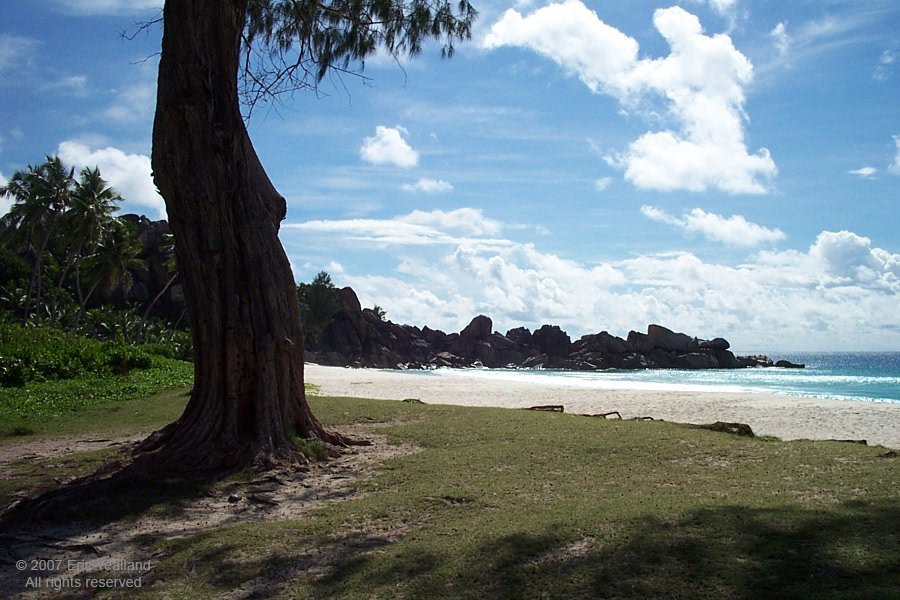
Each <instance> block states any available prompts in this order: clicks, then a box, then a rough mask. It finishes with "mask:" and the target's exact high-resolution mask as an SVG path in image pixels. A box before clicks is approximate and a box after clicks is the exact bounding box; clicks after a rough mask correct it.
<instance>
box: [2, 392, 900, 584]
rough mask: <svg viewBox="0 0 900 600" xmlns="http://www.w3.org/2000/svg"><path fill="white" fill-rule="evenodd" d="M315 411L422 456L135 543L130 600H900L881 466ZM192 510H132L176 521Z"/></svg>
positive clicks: (665, 433) (84, 424)
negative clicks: (237, 597) (298, 505)
mask: <svg viewBox="0 0 900 600" xmlns="http://www.w3.org/2000/svg"><path fill="white" fill-rule="evenodd" d="M185 392H186V390H185V389H184V388H182V389H180V390H172V391H169V392H165V393H162V394H158V395H156V396H154V397H153V398H147V399H134V400H128V401H123V402H115V403H101V404H96V405H90V406H86V407H84V408H82V409H80V410H78V411H75V412H71V413H67V416H66V417H65V418H64V419H59V420H57V421H56V423H57V425H54V426H53V427H54V429H53V432H54V434H65V433H66V431H90V430H92V429H91V427H94V428H95V429H93V431H99V429H96V428H98V427H103V428H106V429H104V431H107V432H108V433H109V435H112V434H113V432H115V431H119V432H121V433H123V434H124V433H126V432H129V431H132V430H133V429H129V428H134V429H135V430H144V431H146V430H150V429H155V428H158V427H159V426H162V425H163V424H165V423H167V422H169V421H171V420H172V419H174V418H176V417H177V416H178V414H179V413H180V411H181V410H182V408H183V405H184V402H185V401H186V395H185ZM310 403H311V405H312V408H313V412H314V413H315V414H316V416H317V417H318V418H319V419H320V420H321V421H322V422H323V423H324V424H325V425H327V426H329V427H334V428H336V429H338V430H340V429H341V428H342V427H344V426H347V425H348V424H351V423H352V424H360V423H363V424H366V423H368V424H371V426H372V427H371V431H372V432H373V433H377V434H379V435H387V437H388V439H389V440H390V441H391V442H394V443H403V444H410V445H414V446H416V447H418V448H419V451H417V452H415V453H412V454H408V455H406V456H403V457H401V458H397V459H393V460H390V461H387V462H385V463H383V464H382V465H381V466H380V467H379V474H378V475H377V476H376V477H374V478H372V479H369V480H366V481H358V482H355V483H354V484H353V485H354V486H356V487H357V488H360V489H361V490H363V491H365V492H366V493H365V494H363V495H360V496H356V497H353V498H351V499H348V500H342V501H339V502H332V503H329V504H326V505H324V507H322V508H318V509H316V510H313V511H312V512H310V513H309V514H305V515H304V516H303V517H302V518H299V519H296V520H281V521H270V522H262V523H242V524H237V525H231V526H227V527H220V528H218V529H215V530H211V531H204V532H201V533H188V534H186V535H184V536H181V537H178V538H177V539H169V540H160V539H158V538H153V537H148V538H147V540H146V543H147V547H146V548H145V551H146V556H147V557H150V556H152V557H154V558H153V559H152V562H153V565H154V568H153V572H152V575H151V576H149V577H148V578H147V579H146V581H145V582H144V587H143V588H142V589H141V590H138V591H137V592H136V593H135V594H133V595H130V597H138V598H140V597H144V598H161V597H191V598H219V597H222V596H223V595H224V594H226V593H229V592H233V591H234V590H235V589H236V588H242V589H243V591H244V592H247V595H248V596H254V594H255V596H256V597H285V598H341V599H343V598H350V599H353V598H448V599H450V598H452V599H456V598H463V599H466V598H473V599H474V598H479V599H481V598H516V599H518V598H623V599H625V598H629V599H630V598H633V599H638V598H640V599H643V598H700V599H704V598H708V599H713V598H715V599H733V600H746V599H750V598H757V597H767V596H768V597H777V598H798V599H800V598H817V599H818V598H825V599H838V598H841V599H847V598H891V597H900V577H898V573H900V496H898V492H897V490H898V489H900V471H898V463H897V459H896V458H892V457H891V455H890V454H889V453H888V452H887V451H886V449H884V448H874V447H866V446H861V445H855V444H842V443H837V442H781V441H778V440H773V439H759V438H746V437H738V436H734V435H729V434H726V433H717V432H711V431H705V430H700V429H695V428H690V427H685V426H679V425H677V424H672V423H662V422H630V421H624V422H623V421H605V420H601V419H589V418H585V417H579V416H575V415H566V414H556V413H535V412H531V411H515V410H503V409H490V408H463V407H452V406H435V405H422V404H414V403H402V402H389V401H375V400H358V399H342V398H326V397H312V398H311V399H310ZM59 423H69V424H70V425H68V426H67V427H71V428H72V429H71V430H69V429H66V427H63V426H61V425H59ZM101 423H104V425H102V426H101V425H100V424H101ZM7 442H8V443H13V442H14V440H7ZM299 443H305V441H304V442H299ZM113 452H114V451H104V452H99V453H83V454H79V455H73V456H69V457H62V458H58V459H52V460H44V461H32V462H27V463H16V464H13V465H10V466H9V468H8V469H7V472H8V473H10V477H9V478H8V479H6V480H5V481H4V482H2V483H0V495H3V496H5V497H10V496H11V495H12V494H14V493H15V492H16V491H17V490H21V489H23V487H29V486H32V485H40V484H41V483H46V481H47V478H48V477H50V478H53V477H59V478H69V477H72V476H75V475H78V474H84V473H87V472H90V471H91V470H93V469H95V468H96V467H97V466H99V465H100V464H102V462H103V461H105V460H110V459H111V458H112V457H113V456H114V453H113ZM199 493H202V494H206V493H209V492H208V491H204V490H201V492H199ZM186 494H187V495H186ZM157 495H159V494H157ZM189 496H190V490H184V491H182V492H181V493H179V494H176V495H173V496H172V498H170V499H168V500H167V499H166V498H165V497H155V496H154V497H152V498H149V499H147V500H146V502H145V503H144V505H141V506H140V507H138V508H135V509H134V511H135V514H137V513H143V512H144V511H150V513H147V514H157V515H160V514H166V511H174V512H173V514H174V513H175V512H177V511H178V510H180V507H181V506H183V502H187V501H189ZM117 510H118V509H117ZM139 558H140V557H139ZM267 586H268V587H267ZM251 590H255V591H251ZM242 593H243V592H242Z"/></svg>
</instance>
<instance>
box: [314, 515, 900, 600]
mask: <svg viewBox="0 0 900 600" xmlns="http://www.w3.org/2000/svg"><path fill="white" fill-rule="evenodd" d="M616 540H617V541H616ZM616 540H612V541H611V540H606V541H604V540H603V539H602V538H600V537H597V538H595V537H593V536H590V535H588V536H585V537H584V538H581V539H571V538H564V537H562V536H561V535H560V534H559V533H558V532H557V531H551V530H548V531H544V532H522V533H517V534H514V535H509V536H505V537H503V538H500V539H497V540H493V541H490V542H488V543H484V544H482V545H480V546H478V547H476V548H475V549H474V550H473V551H472V555H471V556H464V557H453V559H454V563H455V564H462V565H466V566H464V567H461V568H460V569H459V570H457V571H455V572H454V573H453V574H452V576H451V577H450V579H448V577H447V574H446V572H445V573H444V574H443V575H441V576H438V575H437V571H438V567H439V566H440V564H441V561H442V560H447V559H448V558H449V557H441V558H438V557H434V556H430V555H426V556H417V555H416V554H415V552H414V551H406V552H404V553H402V554H400V555H398V556H397V557H395V559H393V560H391V561H388V562H387V563H386V564H385V563H384V562H383V561H382V562H375V561H374V557H372V556H355V557H351V558H349V559H348V560H347V561H346V562H344V563H343V564H338V565H336V566H335V569H334V571H333V572H332V574H331V575H330V576H329V577H327V578H325V579H322V580H320V581H319V582H318V583H317V584H315V587H314V589H315V590H316V592H317V593H316V594H315V595H316V596H317V597H320V596H321V597H341V596H344V595H346V592H347V591H348V590H350V589H353V587H354V585H359V582H360V577H359V576H360V574H364V579H365V581H368V582H370V583H371V584H374V585H389V584H392V583H394V584H396V585H397V586H399V587H398V588H396V589H398V590H401V591H402V592H401V593H402V596H403V597H409V598H433V597H447V598H510V599H513V598H516V599H518V598H622V599H625V598H629V599H630V598H633V599H645V598H710V599H713V598H715V599H731V600H750V599H756V598H765V597H771V598H779V599H780V598H788V599H791V598H796V599H801V598H802V599H809V598H816V599H838V598H840V599H862V598H871V599H875V598H879V599H880V598H900V505H897V504H864V503H848V504H845V505H843V506H840V507H836V509H835V510H832V511H815V510H793V509H747V508H742V507H722V508H713V509H707V510H703V511H699V512H696V513H693V514H690V515H688V516H687V517H686V518H684V519H681V520H679V521H677V522H664V521H661V520H659V519H656V518H647V519H645V520H642V521H639V522H633V523H631V524H629V525H628V526H627V527H626V528H625V530H624V532H622V534H621V535H618V536H617V537H616ZM358 591H359V590H358V588H357V592H358ZM364 595H365V594H364Z"/></svg>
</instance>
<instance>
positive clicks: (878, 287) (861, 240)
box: [283, 207, 900, 351]
mask: <svg viewBox="0 0 900 600" xmlns="http://www.w3.org/2000/svg"><path fill="white" fill-rule="evenodd" d="M649 209H652V207H649ZM655 210H656V211H657V212H656V213H654V211H653V210H647V211H646V212H650V213H651V214H656V215H657V216H659V215H666V213H663V212H661V211H658V209H655ZM664 218H666V219H669V220H671V221H673V222H676V223H678V225H677V226H679V227H682V228H684V229H686V230H688V229H690V230H692V231H695V232H696V233H700V234H702V235H709V236H714V237H717V239H719V241H723V242H726V243H727V241H728V240H733V239H735V238H736V237H738V236H739V235H750V236H754V235H755V236H756V238H757V241H759V243H770V242H774V241H778V240H780V239H782V235H783V234H781V235H779V234H780V232H779V231H778V230H777V229H767V228H764V227H760V226H759V225H755V224H753V223H749V222H747V221H746V220H745V219H743V218H742V217H737V216H735V217H722V216H719V215H711V214H709V213H703V212H702V211H700V212H698V211H691V212H688V213H686V214H685V215H683V216H681V217H672V216H671V215H666V216H665V217H664ZM515 229H516V228H515V227H514V226H511V225H508V224H504V223H500V222H498V221H495V220H493V219H490V218H489V217H487V216H486V215H485V214H484V213H483V211H481V210H477V209H471V208H466V209H458V210H455V211H446V212H444V211H415V212H412V213H408V214H403V215H399V216H396V217H394V218H389V219H366V220H359V219H355V220H353V219H351V220H328V221H308V222H305V223H296V224H292V225H286V226H285V233H284V234H283V235H286V236H290V235H291V234H290V232H291V231H292V230H300V231H302V232H303V234H304V236H303V239H304V245H307V246H313V247H314V246H316V245H317V244H320V245H321V247H322V248H323V249H325V248H327V254H328V256H329V257H331V258H332V259H333V260H335V261H336V262H335V265H333V266H335V267H338V268H339V270H340V274H339V276H338V277H336V281H337V282H338V283H339V284H341V285H350V286H352V287H353V288H354V289H355V290H356V291H357V293H358V294H359V295H360V299H361V300H362V301H363V304H364V305H367V306H371V305H372V304H379V305H380V306H383V307H385V308H386V309H388V310H389V311H390V315H391V318H392V320H394V321H397V322H403V323H409V324H415V325H419V326H422V325H428V326H429V327H433V328H441V329H444V330H445V331H459V330H460V329H461V328H462V327H464V326H465V325H466V324H467V323H468V322H469V320H470V319H471V318H472V317H473V316H475V315H477V314H479V313H484V314H487V315H489V316H490V317H491V318H492V319H493V320H494V324H495V328H496V329H497V330H500V331H506V329H507V328H511V327H515V326H519V325H525V326H528V327H532V328H534V327H537V326H539V325H541V324H543V323H551V324H558V325H560V326H562V327H563V328H564V329H566V330H567V331H568V332H569V333H570V334H572V335H576V336H580V335H583V334H585V333H596V332H597V331H600V330H604V329H605V330H608V331H610V332H612V333H614V334H617V335H622V336H624V335H626V334H627V332H628V331H629V330H630V329H638V328H643V327H645V326H646V325H647V324H648V323H653V322H656V323H661V324H663V325H666V326H669V327H672V328H673V329H677V330H682V331H686V332H690V333H692V334H695V335H700V336H715V335H723V336H725V337H727V338H728V339H729V340H731V341H732V343H733V344H734V345H735V346H736V347H737V348H738V349H739V350H745V351H752V350H764V351H773V350H803V349H845V350H847V349H854V348H855V349H869V350H871V349H876V348H877V349H896V348H900V314H898V313H897V311H896V306H897V302H898V298H900V255H898V254H894V253H892V252H890V251H888V250H885V249H881V248H878V247H874V246H873V245H872V243H871V240H869V239H868V238H865V237H863V236H860V235H857V234H855V233H852V232H848V231H839V232H830V231H824V232H822V233H820V234H819V235H818V236H817V238H816V239H815V241H814V242H813V243H812V244H811V245H810V246H809V247H808V248H807V249H805V250H767V251H762V252H759V253H755V254H749V255H748V256H747V257H746V260H745V261H744V262H742V263H741V264H736V265H735V264H724V263H721V262H717V261H715V260H709V259H704V258H702V257H700V256H697V255H696V254H693V253H691V252H667V253H660V254H648V255H640V256H635V257H631V258H628V259H624V260H609V261H598V262H596V263H591V264H587V263H583V262H579V261H574V260H570V259H567V258H563V257H561V256H558V255H556V254H554V253H552V252H546V251H543V250H541V249H540V248H539V247H537V246H536V245H535V244H534V243H521V242H517V241H514V240H512V239H509V238H508V237H506V235H505V232H507V231H513V230H515ZM353 252H362V253H365V254H366V255H368V256H373V255H375V256H377V260H379V261H380V262H381V263H383V264H384V265H393V270H392V271H391V272H390V273H389V274H388V275H380V276H372V275H361V274H356V273H354V272H353V269H352V268H349V267H342V266H341V264H342V262H345V263H346V264H352V262H353V259H352V258H348V259H347V260H346V261H344V259H342V258H341V257H342V256H347V257H349V256H351V255H352V253H353ZM385 272H386V273H387V272H388V271H387V269H385Z"/></svg>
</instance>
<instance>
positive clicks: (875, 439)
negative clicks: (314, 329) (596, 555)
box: [306, 364, 900, 448]
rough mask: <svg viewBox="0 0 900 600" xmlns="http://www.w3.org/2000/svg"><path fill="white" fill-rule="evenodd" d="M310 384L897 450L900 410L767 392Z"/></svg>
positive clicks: (466, 375) (415, 382)
mask: <svg viewBox="0 0 900 600" xmlns="http://www.w3.org/2000/svg"><path fill="white" fill-rule="evenodd" d="M306 381H307V382H308V383H312V384H315V385H318V386H321V394H322V395H323V396H348V397H354V398H377V399H384V400H404V399H406V398H415V399H418V400H421V401H422V402H425V403H427V404H457V405H463V406H499V407H505V408H527V407H529V406H536V405H542V404H561V405H563V406H564V407H565V411H566V412H567V413H605V412H610V411H618V412H619V413H620V414H621V415H622V417H623V418H625V419H629V418H632V417H653V418H655V419H663V420H666V421H675V422H679V423H712V422H715V421H728V422H738V423H746V424H748V425H750V427H752V428H753V431H754V432H755V433H756V434H757V435H772V436H776V437H779V438H781V439H784V440H796V439H814V440H827V439H841V440H846V439H852V440H867V441H868V443H869V445H882V446H887V447H889V448H900V404H897V403H887V402H864V401H850V400H831V399H824V398H807V397H796V396H782V395H777V394H766V393H759V394H757V393H749V392H748V393H734V392H719V391H693V390H692V391H671V390H656V389H617V388H606V387H604V388H596V387H585V386H580V387H576V386H571V385H561V384H549V383H545V382H532V381H519V380H516V379H515V378H513V377H510V378H508V379H500V378H490V377H483V376H479V374H478V373H477V372H473V371H468V372H467V371H454V372H453V373H452V374H445V375H434V374H431V373H427V372H426V373H423V372H405V371H379V370H372V369H347V368H342V367H323V366H319V365H313V364H308V365H306Z"/></svg>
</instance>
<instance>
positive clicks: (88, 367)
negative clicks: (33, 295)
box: [0, 324, 151, 387]
mask: <svg viewBox="0 0 900 600" xmlns="http://www.w3.org/2000/svg"><path fill="white" fill-rule="evenodd" d="M150 365H151V358H150V354H149V353H148V352H146V351H145V350H143V349H141V348H139V347H134V346H128V345H126V344H124V343H122V342H112V341H109V342H98V341H95V340H90V339H87V338H83V337H79V336H77V335H74V334H71V333H68V332H65V331H62V330H59V329H51V328H48V327H22V326H19V325H11V324H0V385H2V386H3V387H20V386H23V385H25V384H26V383H28V382H30V381H51V380H57V379H77V378H79V377H83V376H85V375H88V374H96V375H104V374H108V373H116V374H123V373H127V372H129V371H131V370H132V369H147V368H149V367H150Z"/></svg>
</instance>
